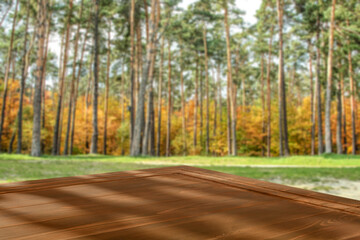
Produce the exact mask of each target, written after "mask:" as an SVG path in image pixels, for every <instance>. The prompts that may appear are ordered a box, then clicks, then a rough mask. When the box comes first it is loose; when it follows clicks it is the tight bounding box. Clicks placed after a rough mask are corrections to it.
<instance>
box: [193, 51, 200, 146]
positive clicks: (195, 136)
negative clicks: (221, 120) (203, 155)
mask: <svg viewBox="0 0 360 240" xmlns="http://www.w3.org/2000/svg"><path fill="white" fill-rule="evenodd" d="M194 100H195V104H194V105H195V106H194V133H193V134H194V135H193V144H194V148H195V149H196V146H197V125H198V123H197V122H198V121H197V120H198V107H199V56H198V55H197V57H196V69H195V99H194Z"/></svg>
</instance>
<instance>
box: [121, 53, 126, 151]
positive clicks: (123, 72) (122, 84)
mask: <svg viewBox="0 0 360 240" xmlns="http://www.w3.org/2000/svg"><path fill="white" fill-rule="evenodd" d="M124 62H125V60H124V59H123V62H122V65H121V123H120V124H121V125H120V127H122V125H123V124H124V121H125V71H124ZM120 145H121V156H124V154H125V148H124V134H121V138H120Z"/></svg>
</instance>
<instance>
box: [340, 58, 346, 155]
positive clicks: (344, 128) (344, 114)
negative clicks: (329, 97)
mask: <svg viewBox="0 0 360 240" xmlns="http://www.w3.org/2000/svg"><path fill="white" fill-rule="evenodd" d="M339 69H341V62H340V66H339ZM340 85H341V108H342V123H343V124H342V127H343V134H342V136H343V141H344V153H345V154H346V153H347V137H346V134H347V133H346V132H347V131H346V102H345V93H344V73H343V71H340Z"/></svg>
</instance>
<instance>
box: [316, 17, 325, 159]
mask: <svg viewBox="0 0 360 240" xmlns="http://www.w3.org/2000/svg"><path fill="white" fill-rule="evenodd" d="M319 14H320V13H318V17H317V23H316V25H317V31H316V42H317V47H316V79H315V86H316V93H315V98H316V115H317V119H318V154H319V155H320V154H322V153H323V152H324V145H323V144H324V143H323V128H322V126H323V123H322V104H321V81H320V59H321V52H320V46H319V43H320V15H319Z"/></svg>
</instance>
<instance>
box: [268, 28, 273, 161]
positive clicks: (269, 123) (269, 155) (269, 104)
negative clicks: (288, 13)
mask: <svg viewBox="0 0 360 240" xmlns="http://www.w3.org/2000/svg"><path fill="white" fill-rule="evenodd" d="M273 36H274V27H273V26H271V29H270V40H269V50H268V62H267V69H266V102H267V142H266V144H267V147H266V150H267V153H266V155H267V156H268V157H271V83H270V75H271V59H272V41H273Z"/></svg>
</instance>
